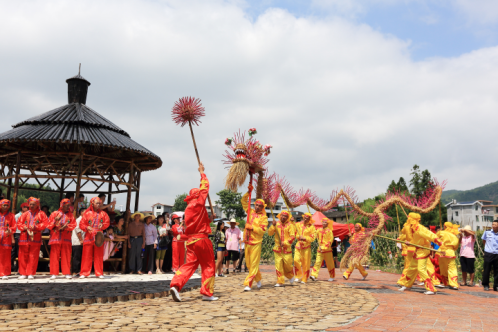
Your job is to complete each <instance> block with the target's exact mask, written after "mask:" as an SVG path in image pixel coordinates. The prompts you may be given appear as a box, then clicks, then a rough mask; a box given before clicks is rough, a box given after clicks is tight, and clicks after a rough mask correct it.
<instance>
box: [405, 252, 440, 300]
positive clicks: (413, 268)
mask: <svg viewBox="0 0 498 332" xmlns="http://www.w3.org/2000/svg"><path fill="white" fill-rule="evenodd" d="M427 260H429V259H428V258H423V259H415V258H413V259H412V260H411V262H410V266H408V271H407V273H406V282H405V287H407V288H411V287H412V286H413V283H414V282H415V279H416V278H417V274H418V276H419V277H420V279H421V280H422V281H423V282H424V285H425V289H426V290H428V291H431V292H434V293H435V292H436V288H435V287H434V284H433V283H432V280H431V278H430V277H429V275H428V274H427Z"/></svg>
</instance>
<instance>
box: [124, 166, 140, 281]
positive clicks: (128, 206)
mask: <svg viewBox="0 0 498 332" xmlns="http://www.w3.org/2000/svg"><path fill="white" fill-rule="evenodd" d="M133 182H134V179H133V160H132V161H131V163H130V175H129V177H128V193H127V194H126V219H125V224H124V231H125V235H126V234H128V224H129V222H130V217H131V211H130V204H131V188H132V186H133ZM143 240H144V241H145V239H143ZM128 241H129V240H128ZM127 253H128V242H127V241H125V242H124V243H123V257H122V258H121V259H122V261H121V268H122V272H123V273H125V272H126V255H127Z"/></svg>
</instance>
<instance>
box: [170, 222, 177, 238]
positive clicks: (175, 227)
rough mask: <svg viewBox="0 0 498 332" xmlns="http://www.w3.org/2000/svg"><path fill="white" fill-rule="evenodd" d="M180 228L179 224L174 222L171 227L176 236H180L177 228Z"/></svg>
mask: <svg viewBox="0 0 498 332" xmlns="http://www.w3.org/2000/svg"><path fill="white" fill-rule="evenodd" d="M177 228H178V225H176V224H174V225H173V227H171V231H172V232H173V235H174V236H178V231H177V230H176V229H177Z"/></svg>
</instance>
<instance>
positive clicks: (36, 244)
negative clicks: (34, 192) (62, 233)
mask: <svg viewBox="0 0 498 332" xmlns="http://www.w3.org/2000/svg"><path fill="white" fill-rule="evenodd" d="M31 202H35V203H36V208H35V209H34V210H31V208H30V209H29V210H28V211H26V212H24V213H23V214H22V215H21V216H20V217H19V219H18V220H17V228H18V229H19V230H20V231H21V236H20V237H19V274H20V275H22V276H33V275H35V274H36V268H37V267H38V259H39V257H40V247H41V243H42V239H41V237H42V234H41V233H42V231H43V230H44V229H45V228H47V223H48V218H47V215H46V214H45V212H43V211H41V210H40V200H39V199H38V198H34V197H30V198H29V199H28V204H30V203H31ZM28 230H30V231H32V232H33V236H30V235H28Z"/></svg>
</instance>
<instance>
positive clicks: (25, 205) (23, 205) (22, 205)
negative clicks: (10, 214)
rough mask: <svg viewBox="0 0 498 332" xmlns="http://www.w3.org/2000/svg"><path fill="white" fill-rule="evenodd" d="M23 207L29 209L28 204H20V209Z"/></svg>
mask: <svg viewBox="0 0 498 332" xmlns="http://www.w3.org/2000/svg"><path fill="white" fill-rule="evenodd" d="M23 207H27V208H28V209H29V204H28V203H26V202H24V203H22V204H21V209H22V208H23Z"/></svg>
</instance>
